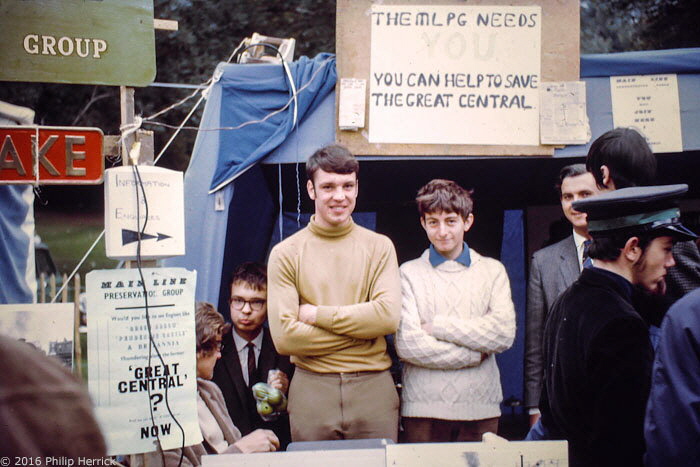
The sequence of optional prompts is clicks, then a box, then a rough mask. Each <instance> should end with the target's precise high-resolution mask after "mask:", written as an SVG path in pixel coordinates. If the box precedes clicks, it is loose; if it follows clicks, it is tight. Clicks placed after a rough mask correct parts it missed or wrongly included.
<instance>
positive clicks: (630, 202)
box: [540, 185, 697, 466]
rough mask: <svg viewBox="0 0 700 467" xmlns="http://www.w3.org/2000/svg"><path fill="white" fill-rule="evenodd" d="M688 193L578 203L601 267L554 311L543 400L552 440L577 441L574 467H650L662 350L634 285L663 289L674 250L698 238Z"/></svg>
mask: <svg viewBox="0 0 700 467" xmlns="http://www.w3.org/2000/svg"><path fill="white" fill-rule="evenodd" d="M687 189H688V187H687V185H668V186H656V187H633V188H624V189H621V190H616V191H612V192H608V193H604V194H601V195H598V196H593V197H590V198H587V199H585V200H580V201H577V202H575V203H574V209H576V210H577V211H579V212H585V213H586V214H587V216H588V230H589V232H590V234H591V236H592V237H593V241H592V243H591V245H590V248H589V250H588V254H589V256H590V257H591V258H593V267H590V268H585V269H584V270H583V271H582V273H581V276H580V277H579V279H578V280H577V281H576V282H574V283H573V284H572V285H571V287H569V288H568V289H567V290H566V291H565V292H564V293H563V294H562V295H561V296H560V297H559V299H558V300H557V301H556V302H554V305H553V306H552V310H551V311H550V313H549V316H548V318H547V323H546V325H545V332H544V369H545V374H544V387H543V391H542V396H541V399H540V409H541V411H542V419H543V422H544V425H545V426H546V427H547V428H548V429H549V431H550V433H551V435H552V437H553V438H555V439H556V438H559V439H566V440H568V441H569V460H570V464H571V465H572V466H577V465H586V466H588V465H596V466H606V465H611V466H612V465H616V466H617V465H625V466H634V465H640V466H641V465H643V455H644V451H645V445H644V433H643V425H644V411H645V406H646V401H647V397H648V395H649V388H650V384H651V367H652V360H653V349H652V346H651V342H650V340H649V332H648V323H647V322H646V321H645V320H644V318H643V317H642V316H641V315H640V313H639V312H638V311H637V310H635V308H634V306H633V301H632V295H633V287H634V286H638V287H642V288H644V289H646V290H648V291H655V290H656V289H658V288H659V287H662V284H663V279H664V276H665V275H666V272H667V269H668V268H669V267H672V266H673V265H674V260H673V256H672V255H671V249H672V247H673V243H674V242H675V241H678V240H688V239H694V238H697V236H696V235H695V234H694V233H692V232H691V231H689V230H688V229H686V228H685V227H684V226H683V225H682V224H681V222H680V219H679V218H680V212H679V210H678V199H679V198H680V196H681V195H683V194H684V193H685V192H686V191H687Z"/></svg>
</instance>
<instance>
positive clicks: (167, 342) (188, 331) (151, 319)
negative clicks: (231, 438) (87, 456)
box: [86, 268, 202, 455]
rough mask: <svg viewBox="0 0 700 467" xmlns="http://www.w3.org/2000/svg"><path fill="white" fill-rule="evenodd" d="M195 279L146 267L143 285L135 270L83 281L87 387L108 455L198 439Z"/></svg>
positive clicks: (94, 274)
mask: <svg viewBox="0 0 700 467" xmlns="http://www.w3.org/2000/svg"><path fill="white" fill-rule="evenodd" d="M196 278H197V274H196V272H193V271H187V270H186V269H182V268H158V269H144V270H143V280H142V279H141V275H140V274H139V271H138V270H137V269H116V270H98V271H92V272H90V273H88V275H87V283H86V287H87V314H88V375H89V378H88V386H89V389H90V395H91V396H92V400H93V403H94V404H95V414H96V416H97V419H98V421H99V423H100V426H101V428H102V432H103V434H104V435H105V439H106V441H107V447H108V454H109V455H117V454H137V453H143V452H151V451H155V450H156V444H155V442H156V440H160V444H161V446H162V448H163V449H173V448H176V447H180V446H183V445H184V446H190V445H192V444H196V443H200V442H201V441H202V435H201V432H200V429H199V423H198V421H197V402H196V394H197V377H196V374H197V373H196V350H195V349H196V337H195V324H194V303H195V298H194V294H195V286H196ZM146 305H148V306H147V307H146ZM171 411H172V414H171V413H170V412H171ZM178 424H179V425H180V426H181V427H182V428H183V430H184V433H183V432H182V431H181V430H180V428H179V427H178ZM183 434H184V439H183Z"/></svg>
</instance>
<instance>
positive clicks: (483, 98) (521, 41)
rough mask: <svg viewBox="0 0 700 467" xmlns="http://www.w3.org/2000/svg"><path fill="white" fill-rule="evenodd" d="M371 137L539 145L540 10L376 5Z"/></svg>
mask: <svg viewBox="0 0 700 467" xmlns="http://www.w3.org/2000/svg"><path fill="white" fill-rule="evenodd" d="M369 20H370V21H371V31H372V32H371V35H372V38H371V58H370V93H369V106H370V111H369V141H370V142H371V143H418V144H421V143H424V144H485V145H488V144H500V145H538V144H539V142H540V140H539V113H538V107H539V106H538V102H539V91H538V87H539V84H540V54H541V44H540V43H541V26H542V11H541V7H539V6H519V7H516V6H455V5H451V6H408V5H372V10H371V17H370V19H369Z"/></svg>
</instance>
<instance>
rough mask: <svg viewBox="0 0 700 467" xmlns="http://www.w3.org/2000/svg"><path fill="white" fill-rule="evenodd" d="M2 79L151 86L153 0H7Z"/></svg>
mask: <svg viewBox="0 0 700 467" xmlns="http://www.w3.org/2000/svg"><path fill="white" fill-rule="evenodd" d="M0 44H2V45H1V46H0V80H5V81H40V82H49V83H82V84H111V85H123V86H146V85H148V84H149V83H151V82H152V81H153V79H154V78H155V75H156V59H155V36H154V31H153V0H61V1H55V0H2V1H1V2H0Z"/></svg>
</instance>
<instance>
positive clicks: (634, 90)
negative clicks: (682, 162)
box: [610, 74, 683, 152]
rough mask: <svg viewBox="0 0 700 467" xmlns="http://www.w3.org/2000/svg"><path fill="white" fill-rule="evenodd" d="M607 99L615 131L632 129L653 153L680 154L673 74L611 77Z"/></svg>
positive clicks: (680, 146) (676, 94)
mask: <svg viewBox="0 0 700 467" xmlns="http://www.w3.org/2000/svg"><path fill="white" fill-rule="evenodd" d="M610 96H611V99H612V111H613V125H614V126H615V128H617V127H634V128H636V129H637V130H639V131H640V132H641V133H642V134H643V135H644V137H646V139H647V142H648V143H649V146H651V150H652V151H653V152H682V151H683V136H682V134H681V111H680V103H679V100H678V77H677V76H676V75H674V74H666V75H638V76H611V77H610Z"/></svg>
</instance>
